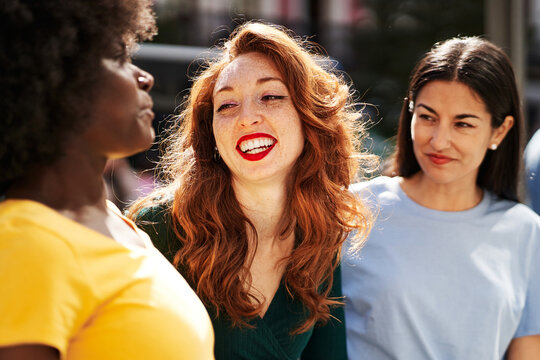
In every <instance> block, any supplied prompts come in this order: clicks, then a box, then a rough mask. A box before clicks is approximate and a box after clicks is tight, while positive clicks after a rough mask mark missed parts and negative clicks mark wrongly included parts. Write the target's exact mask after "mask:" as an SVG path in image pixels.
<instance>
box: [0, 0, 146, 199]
mask: <svg viewBox="0 0 540 360" xmlns="http://www.w3.org/2000/svg"><path fill="white" fill-rule="evenodd" d="M151 3H152V1H151V0H92V1H88V0H69V1H65V0H0V49H2V51H1V52H0V77H1V79H2V82H3V84H2V90H1V94H0V108H1V109H2V116H1V117H0V129H1V130H0V134H1V135H0V169H2V171H0V195H1V194H3V193H5V191H6V190H7V188H9V186H10V184H11V183H12V182H13V181H15V180H16V179H17V178H19V177H21V176H23V175H24V174H25V173H26V172H27V171H28V169H29V167H31V166H34V165H47V164H51V163H53V162H54V161H55V160H57V159H58V158H59V157H60V156H61V154H62V150H63V147H64V146H65V142H66V139H67V138H68V137H69V136H70V135H71V134H73V133H74V132H77V131H80V130H81V129H84V128H85V125H86V121H87V115H88V112H89V110H90V109H91V106H92V103H93V99H94V95H95V92H96V90H97V89H98V85H99V80H100V76H101V60H102V59H103V58H118V57H126V58H127V57H128V56H129V55H130V52H131V51H132V50H133V48H134V46H135V45H136V43H137V42H138V41H143V40H147V39H150V38H151V37H152V36H153V35H154V34H155V33H156V27H155V20H154V14H153V11H152V9H151V7H150V6H151Z"/></svg>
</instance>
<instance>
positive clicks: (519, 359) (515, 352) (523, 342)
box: [506, 335, 540, 360]
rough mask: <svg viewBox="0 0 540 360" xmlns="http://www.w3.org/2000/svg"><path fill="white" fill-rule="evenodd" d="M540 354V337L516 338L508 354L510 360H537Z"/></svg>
mask: <svg viewBox="0 0 540 360" xmlns="http://www.w3.org/2000/svg"><path fill="white" fill-rule="evenodd" d="M538 354H540V335H531V336H523V337H519V338H515V339H513V340H512V342H511V343H510V346H509V347H508V351H507V353H506V356H507V359H508V360H536V359H538Z"/></svg>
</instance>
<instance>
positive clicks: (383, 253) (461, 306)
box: [342, 177, 540, 360]
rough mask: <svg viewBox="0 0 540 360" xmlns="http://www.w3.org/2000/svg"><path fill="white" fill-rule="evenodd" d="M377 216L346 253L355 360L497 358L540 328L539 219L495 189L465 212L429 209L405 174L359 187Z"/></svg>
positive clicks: (350, 350)
mask: <svg viewBox="0 0 540 360" xmlns="http://www.w3.org/2000/svg"><path fill="white" fill-rule="evenodd" d="M351 190H352V191H354V192H356V193H359V194H361V196H362V197H363V198H366V199H368V202H369V203H370V204H371V205H372V207H373V208H374V209H375V211H376V212H378V217H377V220H376V222H375V224H374V226H373V229H372V232H371V234H370V236H369V239H368V240H367V243H366V245H365V247H364V248H363V249H362V251H361V253H360V254H359V256H358V255H357V256H353V255H350V254H348V249H347V245H345V249H344V260H343V262H342V271H343V294H344V295H345V296H346V299H345V304H346V306H345V319H346V321H345V324H346V327H347V345H348V353H349V358H350V359H369V360H386V359H400V360H422V359H437V360H444V359H448V360H456V359H459V360H468V359H470V360H479V359H481V360H490V359H493V360H497V359H502V358H503V357H504V353H505V351H506V349H507V347H508V345H509V343H510V341H511V340H512V338H515V337H520V336H526V335H533V334H540V217H538V216H537V215H536V214H535V213H534V212H533V211H531V210H530V209H529V208H528V207H526V206H525V205H522V204H517V203H514V202H510V201H505V200H500V199H499V198H497V197H495V196H494V195H493V194H491V193H489V192H485V193H484V197H483V200H482V201H481V203H480V204H478V205H477V206H476V207H474V208H472V209H470V210H466V211H460V212H444V211H437V210H432V209H428V208H425V207H423V206H421V205H419V204H417V203H415V202H414V201H412V200H411V199H410V198H409V197H407V195H406V194H405V193H404V192H403V191H402V190H401V187H400V185H399V178H387V177H380V178H376V179H373V180H371V181H369V182H367V183H364V184H357V185H353V186H352V188H351Z"/></svg>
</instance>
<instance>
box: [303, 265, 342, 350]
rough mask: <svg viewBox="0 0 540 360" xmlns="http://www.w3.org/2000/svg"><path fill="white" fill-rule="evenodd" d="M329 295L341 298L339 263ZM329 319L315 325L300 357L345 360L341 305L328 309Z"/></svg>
mask: <svg viewBox="0 0 540 360" xmlns="http://www.w3.org/2000/svg"><path fill="white" fill-rule="evenodd" d="M330 297H333V298H339V299H341V298H342V291H341V265H340V266H338V267H337V268H336V270H335V272H334V282H333V285H332V290H331V291H330ZM330 316H331V317H330V319H329V320H328V322H327V323H326V324H325V325H323V326H315V328H314V329H313V334H312V336H311V338H310V339H309V342H308V344H307V346H306V348H305V349H304V351H303V352H302V359H308V360H315V359H321V360H324V359H333V360H334V359H335V360H347V342H346V337H345V312H344V309H343V306H335V307H332V308H331V310H330Z"/></svg>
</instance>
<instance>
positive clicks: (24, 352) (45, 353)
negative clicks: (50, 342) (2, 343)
mask: <svg viewBox="0 0 540 360" xmlns="http://www.w3.org/2000/svg"><path fill="white" fill-rule="evenodd" d="M59 359H60V353H59V352H58V350H57V349H55V348H53V347H50V346H46V345H34V344H32V345H16V346H6V347H0V360H59Z"/></svg>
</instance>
